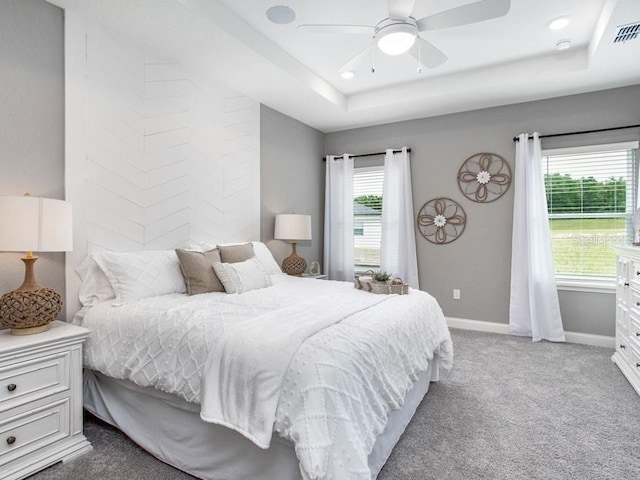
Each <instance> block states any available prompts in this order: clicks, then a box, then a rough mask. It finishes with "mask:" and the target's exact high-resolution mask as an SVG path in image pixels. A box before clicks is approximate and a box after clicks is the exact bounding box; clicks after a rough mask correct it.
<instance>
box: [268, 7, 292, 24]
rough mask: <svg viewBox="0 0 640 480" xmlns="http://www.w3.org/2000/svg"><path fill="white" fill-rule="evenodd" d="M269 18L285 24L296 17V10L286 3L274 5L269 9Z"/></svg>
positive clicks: (274, 21)
mask: <svg viewBox="0 0 640 480" xmlns="http://www.w3.org/2000/svg"><path fill="white" fill-rule="evenodd" d="M267 18H268V19H269V20H271V22H273V23H277V24H279V25H284V24H286V23H291V22H293V21H294V20H295V19H296V12H294V11H293V9H291V8H290V7H287V6H286V5H274V6H273V7H271V8H270V9H269V10H267Z"/></svg>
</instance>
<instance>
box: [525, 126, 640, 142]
mask: <svg viewBox="0 0 640 480" xmlns="http://www.w3.org/2000/svg"><path fill="white" fill-rule="evenodd" d="M627 128H640V125H626V126H624V127H611V128H598V129H596V130H583V131H581V132H566V133H550V134H548V135H540V138H550V137H566V136H567V135H582V134H584V133H599V132H610V131H611V130H625V129H627ZM529 140H533V136H531V135H529ZM513 141H514V142H519V141H520V139H519V138H518V137H513Z"/></svg>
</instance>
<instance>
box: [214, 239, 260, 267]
mask: <svg viewBox="0 0 640 480" xmlns="http://www.w3.org/2000/svg"><path fill="white" fill-rule="evenodd" d="M218 250H220V258H221V259H222V263H238V262H244V261H245V260H249V259H250V258H252V257H254V256H255V252H254V251H253V245H252V244H251V243H242V244H240V245H218Z"/></svg>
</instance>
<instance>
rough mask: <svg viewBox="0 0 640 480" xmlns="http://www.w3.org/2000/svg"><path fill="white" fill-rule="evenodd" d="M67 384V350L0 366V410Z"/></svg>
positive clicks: (39, 396)
mask: <svg viewBox="0 0 640 480" xmlns="http://www.w3.org/2000/svg"><path fill="white" fill-rule="evenodd" d="M68 388H69V351H68V350H67V351H63V352H59V353H55V354H53V355H47V356H45V357H40V358H36V359H33V360H27V361H23V362H20V363H19V364H17V365H16V364H10V365H4V366H3V367H2V368H0V411H4V410H7V409H9V408H13V407H15V406H17V405H22V404H24V403H27V402H32V401H34V400H37V399H40V398H44V397H47V396H49V395H52V394H54V393H57V392H61V391H64V390H67V389H68Z"/></svg>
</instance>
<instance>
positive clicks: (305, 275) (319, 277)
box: [300, 273, 327, 280]
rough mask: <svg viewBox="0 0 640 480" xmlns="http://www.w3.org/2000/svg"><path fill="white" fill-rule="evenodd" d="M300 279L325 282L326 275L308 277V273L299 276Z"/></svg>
mask: <svg viewBox="0 0 640 480" xmlns="http://www.w3.org/2000/svg"><path fill="white" fill-rule="evenodd" d="M300 276H301V277H302V278H315V279H316V280H326V279H327V276H326V275H322V274H318V275H310V274H308V273H303V274H302V275H300Z"/></svg>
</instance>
